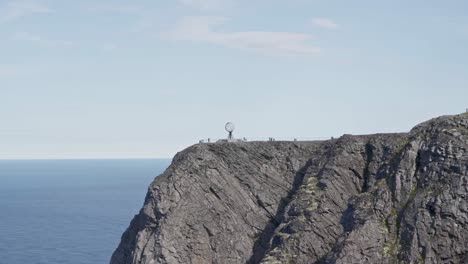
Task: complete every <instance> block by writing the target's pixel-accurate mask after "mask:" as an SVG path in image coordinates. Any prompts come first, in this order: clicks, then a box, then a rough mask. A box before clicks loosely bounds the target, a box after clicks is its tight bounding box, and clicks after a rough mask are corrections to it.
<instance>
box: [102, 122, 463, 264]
mask: <svg viewBox="0 0 468 264" xmlns="http://www.w3.org/2000/svg"><path fill="white" fill-rule="evenodd" d="M467 136H468V116H467V115H457V116H444V117H439V118H436V119H432V120H429V121H427V122H425V123H422V124H420V125H418V126H416V127H415V128H413V129H412V130H411V131H410V132H409V133H400V134H375V135H366V136H351V135H345V136H343V137H341V138H339V139H335V140H329V141H320V142H240V143H214V144H199V145H195V146H192V147H189V148H188V149H186V150H184V151H183V152H181V153H179V154H177V155H176V156H175V157H174V160H173V163H172V165H171V166H170V167H169V168H168V169H167V170H166V171H165V172H164V173H163V174H162V175H160V176H159V177H157V178H156V179H155V181H154V182H153V183H152V184H151V186H150V187H149V190H148V194H147V196H146V199H145V203H144V207H143V208H142V209H141V211H140V213H139V214H138V215H136V216H135V218H134V219H133V220H132V222H131V223H130V226H129V228H128V229H127V230H126V231H125V233H124V234H123V236H122V241H121V243H120V245H119V247H118V248H117V250H116V251H115V252H114V254H113V256H112V259H111V264H130V263H132V264H133V263H135V264H136V263H138V264H150V263H194V264H195V263H220V264H224V263H468V205H467V201H468V200H467V197H468V174H467V173H468V155H467V153H466V149H467V145H468V137H467Z"/></svg>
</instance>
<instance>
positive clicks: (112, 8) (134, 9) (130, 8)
mask: <svg viewBox="0 0 468 264" xmlns="http://www.w3.org/2000/svg"><path fill="white" fill-rule="evenodd" d="M89 10H91V11H94V12H113V13H124V14H139V13H141V12H142V11H143V10H144V8H143V7H141V6H137V5H118V4H98V5H93V6H91V7H89Z"/></svg>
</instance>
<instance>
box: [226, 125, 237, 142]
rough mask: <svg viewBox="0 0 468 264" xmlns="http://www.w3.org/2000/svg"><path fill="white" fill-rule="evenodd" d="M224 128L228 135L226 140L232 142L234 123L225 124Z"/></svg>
mask: <svg viewBox="0 0 468 264" xmlns="http://www.w3.org/2000/svg"><path fill="white" fill-rule="evenodd" d="M224 128H225V129H226V131H227V132H228V133H229V134H228V140H232V139H233V136H232V132H233V131H234V129H235V128H236V126H235V125H234V123H231V122H227V123H226V125H225V126H224Z"/></svg>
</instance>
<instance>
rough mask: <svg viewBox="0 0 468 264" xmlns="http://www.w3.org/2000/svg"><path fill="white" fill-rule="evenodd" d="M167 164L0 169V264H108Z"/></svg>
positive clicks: (29, 164)
mask: <svg viewBox="0 0 468 264" xmlns="http://www.w3.org/2000/svg"><path fill="white" fill-rule="evenodd" d="M169 163H170V160H61V161H59V160H51V161H0V264H59V263H60V264H68V263H69V264H100V263H104V264H105V263H108V262H109V259H110V256H111V254H112V252H113V250H114V249H115V248H116V247H117V245H118V243H119V242H120V236H121V235H122V233H123V231H124V230H125V229H126V228H127V226H128V224H129V223H130V220H131V219H132V217H133V216H134V215H135V214H136V213H137V212H138V210H139V209H140V208H141V206H142V205H143V201H144V197H145V194H146V189H147V187H148V186H149V184H150V183H151V181H152V180H153V179H154V177H155V176H157V175H158V174H160V173H161V172H163V171H164V170H165V169H166V168H167V166H168V165H169Z"/></svg>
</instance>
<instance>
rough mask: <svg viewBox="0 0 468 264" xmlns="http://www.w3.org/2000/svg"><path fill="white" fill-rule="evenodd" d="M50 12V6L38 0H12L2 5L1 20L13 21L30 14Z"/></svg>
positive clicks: (0, 10) (0, 8)
mask: <svg viewBox="0 0 468 264" xmlns="http://www.w3.org/2000/svg"><path fill="white" fill-rule="evenodd" d="M50 12H52V10H51V9H50V8H48V7H47V6H45V5H42V4H40V3H38V2H37V1H10V2H8V3H6V4H5V5H3V6H1V7H0V22H2V23H5V22H11V21H14V20H17V19H20V18H22V17H26V16H29V15H34V14H44V13H50Z"/></svg>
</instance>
